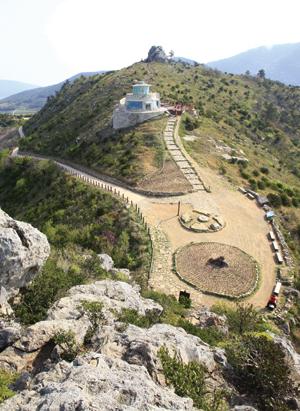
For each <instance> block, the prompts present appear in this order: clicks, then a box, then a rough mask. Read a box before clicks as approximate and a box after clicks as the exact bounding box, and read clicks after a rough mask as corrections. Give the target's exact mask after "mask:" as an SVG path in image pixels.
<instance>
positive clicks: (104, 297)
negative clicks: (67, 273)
mask: <svg viewBox="0 0 300 411" xmlns="http://www.w3.org/2000/svg"><path fill="white" fill-rule="evenodd" d="M82 301H98V302H100V301H101V303H102V304H103V314H104V316H105V319H106V321H109V320H112V319H113V318H114V315H113V311H114V312H121V310H122V309H124V308H130V309H133V310H137V312H138V313H139V314H141V315H145V314H146V313H147V312H154V313H156V314H158V315H159V314H160V313H161V312H162V310H163V309H162V307H161V306H160V305H159V304H157V303H156V302H154V301H153V300H150V299H146V298H143V297H141V296H140V293H139V287H138V286H132V285H130V284H127V283H124V282H122V281H112V280H103V281H96V282H95V283H92V284H86V285H77V286H75V287H72V288H71V289H70V290H69V292H68V296H67V297H64V298H61V299H60V300H59V301H57V302H56V303H55V304H54V305H53V306H52V308H51V309H50V310H49V312H48V317H47V319H48V320H66V319H67V320H77V319H78V318H80V316H81V315H82V309H81V308H80V306H81V302H82Z"/></svg>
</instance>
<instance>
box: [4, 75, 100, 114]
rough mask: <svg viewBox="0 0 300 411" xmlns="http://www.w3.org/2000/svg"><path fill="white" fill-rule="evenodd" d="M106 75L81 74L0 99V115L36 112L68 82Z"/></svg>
mask: <svg viewBox="0 0 300 411" xmlns="http://www.w3.org/2000/svg"><path fill="white" fill-rule="evenodd" d="M102 73H104V71H103V70H100V71H91V72H81V73H78V74H75V75H74V76H72V77H69V78H68V79H66V80H64V81H61V82H59V83H56V84H52V85H50V86H44V87H34V88H28V89H27V90H23V91H21V92H19V93H16V94H12V95H9V96H7V97H6V98H2V99H0V113H1V112H4V113H5V112H12V111H18V110H20V111H22V110H23V111H25V112H26V111H28V112H36V111H38V110H40V109H41V108H42V107H43V105H44V104H45V103H46V101H47V98H48V97H50V96H52V95H54V94H55V93H56V92H58V91H59V90H60V89H61V87H62V86H63V84H64V83H65V82H66V81H70V82H73V81H74V80H76V79H77V78H78V77H80V76H84V77H89V76H94V75H96V74H102Z"/></svg>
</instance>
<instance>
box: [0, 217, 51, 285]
mask: <svg viewBox="0 0 300 411" xmlns="http://www.w3.org/2000/svg"><path fill="white" fill-rule="evenodd" d="M49 254H50V246H49V243H48V240H47V237H46V236H45V235H44V234H42V233H41V232H40V231H38V230H37V229H36V228H34V227H32V225H30V224H27V223H23V222H21V221H17V220H14V219H12V218H11V217H9V215H8V214H6V213H5V212H4V211H3V210H1V209H0V286H3V287H5V288H6V290H7V291H8V292H10V291H11V290H13V289H18V288H21V287H24V286H25V285H26V284H27V283H29V282H30V281H31V280H32V279H33V278H34V277H35V276H36V275H37V274H38V272H39V271H40V269H41V267H42V266H43V264H44V263H45V261H46V260H47V258H48V257H49Z"/></svg>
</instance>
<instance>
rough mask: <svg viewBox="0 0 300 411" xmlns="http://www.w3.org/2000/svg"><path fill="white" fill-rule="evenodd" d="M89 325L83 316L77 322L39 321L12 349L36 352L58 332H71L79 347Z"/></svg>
mask: <svg viewBox="0 0 300 411" xmlns="http://www.w3.org/2000/svg"><path fill="white" fill-rule="evenodd" d="M90 325H91V324H90V322H89V320H88V319H87V318H86V317H85V316H82V317H81V318H80V319H77V320H50V321H40V322H38V323H36V324H34V325H31V326H30V327H28V328H27V329H26V331H25V332H24V334H23V335H22V336H21V338H20V340H19V341H17V342H16V343H15V344H14V347H15V348H18V349H19V350H22V351H25V352H33V351H36V350H38V349H40V348H42V347H43V346H44V345H45V344H46V343H47V342H48V341H50V340H51V339H52V338H53V337H54V336H55V335H56V334H57V333H58V332H60V331H65V332H68V331H72V332H73V333H74V336H75V340H76V342H77V344H78V345H81V344H82V343H83V341H84V336H85V334H86V332H87V330H88V328H89V326H90ZM0 364H1V354H0Z"/></svg>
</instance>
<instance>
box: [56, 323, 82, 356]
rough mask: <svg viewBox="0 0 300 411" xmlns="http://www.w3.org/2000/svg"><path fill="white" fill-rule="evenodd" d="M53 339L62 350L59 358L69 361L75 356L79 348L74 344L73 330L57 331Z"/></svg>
mask: <svg viewBox="0 0 300 411" xmlns="http://www.w3.org/2000/svg"><path fill="white" fill-rule="evenodd" d="M53 341H54V343H55V344H56V345H58V346H59V348H60V349H61V350H62V352H61V354H60V355H61V358H62V359H63V360H65V361H68V362H71V361H73V360H74V358H75V357H76V356H77V354H78V351H79V348H78V346H77V344H76V340H75V334H74V333H73V331H71V330H69V331H64V330H61V331H58V332H57V333H56V334H55V336H54V337H53Z"/></svg>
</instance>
